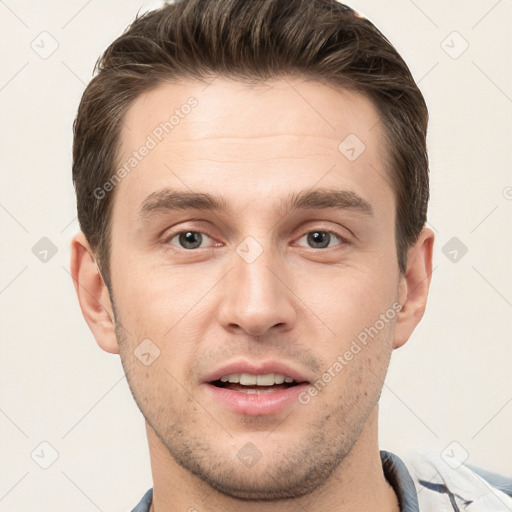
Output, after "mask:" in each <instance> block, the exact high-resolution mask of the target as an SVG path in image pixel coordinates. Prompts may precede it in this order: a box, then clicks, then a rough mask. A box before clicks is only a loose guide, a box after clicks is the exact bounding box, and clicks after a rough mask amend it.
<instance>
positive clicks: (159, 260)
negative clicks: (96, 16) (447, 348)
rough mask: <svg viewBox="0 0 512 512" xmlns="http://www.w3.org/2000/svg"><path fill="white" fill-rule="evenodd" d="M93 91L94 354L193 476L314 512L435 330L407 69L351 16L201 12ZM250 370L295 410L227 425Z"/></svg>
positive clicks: (84, 186) (173, 21)
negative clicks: (312, 504) (226, 389)
mask: <svg viewBox="0 0 512 512" xmlns="http://www.w3.org/2000/svg"><path fill="white" fill-rule="evenodd" d="M97 71H98V72H97V74H96V76H95V77H94V78H93V79H92V81H91V82H90V84H89V85H88V87H87V88H86V90H85V92H84V95H83V98H82V101H81V103H80V106H79V110H78V114H77V118H76V120H75V124H74V147H73V159H74V161H73V180H74V184H75V188H76V193H77V203H78V218H79V222H80V226H81V230H82V234H80V235H78V236H77V237H76V238H75V240H74V242H73V257H72V273H73V277H74V279H75V283H76V286H77V291H78V293H79V298H80V303H81V306H82V310H83V312H84V316H85V318H86V320H87V322H88V323H89V326H90V327H91V329H92V331H93V333H94V335H95V337H96V340H97V341H98V343H99V344H100V346H101V347H102V348H104V349H105V350H107V351H109V352H113V353H117V352H119V353H120V355H121V360H122V363H123V366H124V368H125V371H126V373H127V378H128V382H129V384H130V388H131V391H132V393H133V395H134V398H135V400H136V402H137V404H138V406H139V408H140V409H141V411H142V413H143V414H144V417H145V419H146V422H147V424H148V429H149V431H150V432H151V435H154V439H155V442H157V443H159V444H160V446H161V447H162V448H164V449H165V450H167V452H168V454H169V456H170V457H171V458H172V460H173V461H175V462H176V464H178V465H179V466H180V467H182V468H183V469H184V470H186V471H188V472H189V473H190V474H193V475H195V476H196V477H197V478H199V479H200V480H202V481H204V482H207V483H208V484H209V485H211V486H212V487H214V488H216V489H218V490H220V491H222V492H225V493H228V494H231V495H233V496H238V497H242V498H258V499H270V498H284V497H293V496H298V495H300V494H304V493H306V492H310V491H311V490H312V489H314V488H316V487H318V486H319V485H320V484H321V483H322V482H324V481H326V479H327V478H328V477H329V476H330V475H332V474H333V472H335V470H336V469H337V468H338V467H339V466H340V464H342V463H343V462H344V461H346V460H348V456H349V454H350V453H351V451H352V450H354V447H356V446H357V445H358V443H359V444H361V443H363V442H367V441H368V439H370V438H371V436H370V435H369V434H368V433H369V432H370V431H371V432H374V430H375V429H376V414H377V404H378V398H379V396H380V392H381V389H382V385H383V379H384V377H385V373H386V371H387V367H388V363H389V358H390V354H391V352H392V350H393V349H394V348H397V347H399V346H401V345H402V344H403V343H405V341H407V339H408V338H409V337H410V334H411V333H412V331H413V330H414V328H415V326H416V325H417V323H418V322H419V321H420V319H421V316H422V315H423V311H424V308H425V303H426V297H427V293H428V286H429V283H430V272H431V256H432V242H433V235H432V232H431V231H430V230H428V229H427V228H425V222H426V210H427V203H428V197H429V186H428V159H427V152H426V129H427V120H428V114H427V108H426V105H425V102H424V99H423V97H422V95H421V93H420V91H419V89H418V88H417V86H416V84H415V83H414V80H413V78H412V76H411V74H410V71H409V69H408V67H407V65H406V64H405V62H404V61H403V60H402V58H401V57H400V56H399V54H398V53H397V52H396V50H395V49H394V48H393V46H392V45H391V44H390V43H389V41H388V40H387V39H386V38H385V37H384V36H383V35H382V34H381V33H380V32H379V31H378V30H377V28H375V26H373V25H372V24H371V23H370V22H369V21H368V20H366V19H364V18H362V17H360V16H359V15H357V14H356V13H355V12H354V11H352V10H351V9H350V8H348V7H346V6H344V5H342V4H339V3H337V2H335V1H334V0H332V1H331V0H310V1H308V2H303V1H300V0H290V1H287V2H280V1H277V0H258V1H254V2H246V1H244V0H225V1H218V0H217V1H204V0H202V1H199V0H188V1H182V2H177V3H176V4H175V5H167V6H165V7H163V8H161V9H159V10H157V11H153V12H150V13H148V14H146V15H144V16H142V17H140V18H138V19H136V20H135V21H134V22H133V23H132V25H131V26H130V27H129V28H128V30H127V31H126V32H125V33H124V34H123V35H122V36H120V37H119V38H118V39H117V40H116V41H114V42H113V43H112V44H111V45H110V46H109V48H108V49H107V50H106V51H105V53H104V54H103V56H102V57H101V59H100V60H99V62H98V65H97ZM148 354H149V355H148ZM350 354H352V355H350ZM226 364H227V366H226ZM242 367H243V368H246V369H249V370H250V369H252V370H253V371H252V372H248V373H255V374H256V373H260V374H261V373H262V372H264V373H265V372H266V373H272V371H271V370H273V369H277V370H279V372H278V371H277V370H276V372H274V373H281V374H288V373H289V374H290V375H292V376H293V377H294V378H295V382H294V383H292V384H293V386H291V387H290V389H291V388H296V390H295V391H296V392H295V395H294V399H293V400H292V402H290V403H287V404H286V405H282V406H280V407H277V406H275V408H274V409H272V408H270V409H268V408H267V409H262V410H261V411H260V412H258V410H257V409H258V408H257V407H256V406H254V407H253V406H251V405H247V404H246V405H243V404H242V405H240V407H238V409H237V408H236V407H235V408H233V407H231V406H227V405H226V403H225V401H224V399H221V398H219V393H220V394H222V393H221V392H220V391H219V389H222V386H223V385H224V384H221V383H219V380H220V378H221V376H224V375H225V374H226V375H227V373H230V374H235V373H239V372H238V371H237V370H238V369H239V368H242ZM219 372H220V374H219ZM222 372H225V373H222ZM296 383H297V385H295V384H296ZM283 386H286V384H283ZM315 390H316V391H315ZM238 393H239V394H240V393H241V392H238ZM286 393H287V395H286V396H291V392H290V390H289V389H288V390H287V391H286ZM244 403H245V402H244ZM253 405H254V404H253ZM297 425H299V426H298V427H297ZM364 440H367V441H364ZM368 442H369V441H368ZM244 450H245V451H247V450H249V451H250V450H253V452H252V455H251V456H252V457H253V458H254V456H256V458H257V459H258V461H257V464H255V465H250V466H249V465H246V464H243V463H241V461H242V459H243V453H244ZM241 453H242V455H240V454H241ZM269 475H271V476H269Z"/></svg>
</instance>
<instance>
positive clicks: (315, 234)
mask: <svg viewBox="0 0 512 512" xmlns="http://www.w3.org/2000/svg"><path fill="white" fill-rule="evenodd" d="M330 238H331V234H330V233H326V232H325V231H312V232H311V233H309V235H308V242H311V243H312V244H317V245H316V246H318V244H320V245H321V246H322V247H327V246H328V245H329V241H330Z"/></svg>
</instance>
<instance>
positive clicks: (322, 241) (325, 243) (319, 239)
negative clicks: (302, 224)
mask: <svg viewBox="0 0 512 512" xmlns="http://www.w3.org/2000/svg"><path fill="white" fill-rule="evenodd" d="M303 238H306V240H307V243H308V244H311V247H312V248H313V249H325V248H328V247H329V244H330V242H331V241H332V240H336V239H337V240H338V241H339V242H341V243H339V244H337V245H341V244H342V243H344V242H347V241H346V240H345V239H344V238H343V237H342V236H341V235H338V234H337V233H334V232H332V231H323V230H319V229H318V230H315V231H309V232H308V233H306V234H305V235H303V236H302V237H301V238H300V239H299V241H300V240H302V239H303Z"/></svg>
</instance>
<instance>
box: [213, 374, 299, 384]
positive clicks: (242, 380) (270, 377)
mask: <svg viewBox="0 0 512 512" xmlns="http://www.w3.org/2000/svg"><path fill="white" fill-rule="evenodd" d="M220 380H221V382H234V383H237V384H242V386H256V385H257V386H272V385H274V384H282V383H283V382H286V383H288V384H290V383H292V382H294V380H293V379H292V378H291V377H286V376H284V375H281V374H280V373H266V374H264V375H251V374H250V373H233V374H231V375H224V376H223V377H221V379H220Z"/></svg>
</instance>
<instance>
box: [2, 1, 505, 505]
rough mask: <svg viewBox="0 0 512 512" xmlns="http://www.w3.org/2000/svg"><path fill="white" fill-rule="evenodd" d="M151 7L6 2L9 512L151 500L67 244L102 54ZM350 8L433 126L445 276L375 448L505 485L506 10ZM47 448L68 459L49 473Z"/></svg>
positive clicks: (134, 434) (142, 457) (404, 363)
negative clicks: (489, 473) (386, 51)
mask: <svg viewBox="0 0 512 512" xmlns="http://www.w3.org/2000/svg"><path fill="white" fill-rule="evenodd" d="M158 5H159V4H158V2H143V1H142V0H122V1H121V0H119V1H115V2H114V1H110V2H105V1H103V2H100V1H99V0H89V1H84V0H66V1H64V0H61V1H52V2H36V1H35V0H32V1H28V0H5V1H4V0H0V40H1V41H0V43H1V48H2V57H3V59H2V66H1V70H0V109H1V133H0V141H1V151H0V170H1V173H2V174H1V182H0V183H1V187H0V225H1V234H2V251H1V254H2V265H1V267H0V325H1V326H2V336H1V343H2V344H1V357H0V382H1V396H0V432H1V436H0V446H1V456H0V460H1V461H2V463H1V472H0V511H4V510H5V511H7V510H8V511H9V512H16V511H27V510H53V511H69V510H73V511H74V512H89V511H94V510H102V511H127V510H131V507H132V506H134V504H135V503H136V502H138V500H139V499H140V497H141V496H142V494H143V493H144V492H145V491H146V489H147V488H149V487H150V486H151V474H150V467H149V457H148V450H147V446H146V437H145V430H144V423H143V418H142V415H141V414H140V413H139V411H138V409H137V408H136V406H135V404H134V402H133V400H132V397H131V394H130V392H129V389H128V387H127V383H126V380H125V378H124V374H123V370H122V367H121V364H120V361H119V358H118V356H114V355H109V354H107V353H105V352H103V351H101V349H99V347H98V346H97V345H96V343H95V341H94V339H93V337H92V335H91V333H90V332H89V330H88V327H87V326H86V324H85V322H84V320H83V318H82V315H81V312H80V309H79V307H78V302H77V300H76V297H75V292H74V288H73V285H72V281H71V278H70V275H69V256H70V251H69V242H70V239H71V237H72V235H73V234H74V233H75V232H76V231H77V230H78V223H77V221H76V209H75V197H74V190H73V188H72V183H71V144H72V132H71V124H72V121H73V119H74V116H75V113H76V108H77V106H78V102H79V99H80V96H81V94H82V92H83V89H84V87H85V85H86V83H87V82H88V81H89V80H90V78H91V72H92V68H93V65H94V63H95V62H96V59H97V58H98V56H99V55H100V53H101V52H102V51H103V50H104V49H105V48H106V46H107V45H108V44H109V43H110V42H111V41H112V40H113V39H114V38H115V37H116V36H117V35H119V34H120V33H121V32H122V30H124V28H125V27H126V25H127V24H128V23H129V22H130V21H131V20H132V19H133V17H134V16H135V14H136V13H137V11H138V10H139V9H140V8H141V7H142V11H144V10H147V9H148V8H153V7H156V6H158ZM350 5H352V6H353V7H355V8H356V9H357V10H359V11H360V12H361V13H362V14H364V15H366V16H367V17H369V18H370V19H371V20H372V21H373V22H374V23H375V24H376V25H377V26H378V27H379V28H380V29H381V30H382V31H383V32H384V33H385V34H386V35H387V36H388V38H389V39H390V40H391V41H392V42H393V43H394V44H395V46H396V47H397V49H398V50H399V51H400V52H401V54H402V55H403V56H404V58H405V59H406V61H407V62H408V64H409V65H410V67H411V70H412V72H413V74H414V76H415V78H416V79H417V80H418V81H419V84H420V87H421V89H422V91H423V92H424V94H425V96H426V99H427V101H428V104H429V107H430V114H431V124H430V133H429V148H430V158H431V184H432V188H431V190H432V199H431V204H430V214H429V220H430V226H431V227H432V229H434V230H435V232H436V236H437V238H436V244H435V258H434V268H435V270H434V272H433V281H432V287H431V292H430V299H429V303H428V307H427V312H426V314H425V317H424V319H423V321H422V322H421V324H420V326H419V327H418V328H417V329H416V331H415V333H414V335H413V337H412V338H411V340H410V341H409V343H408V344H407V345H406V346H405V347H404V348H402V349H400V350H398V351H397V352H396V353H395V355H394V358H393V360H392V364H391V368H390V372H389V375H388V378H387V382H386V385H385V387H384V390H383V394H382V400H381V435H380V443H381V447H382V448H384V449H388V450H391V451H394V452H396V453H397V454H399V455H403V454H405V453H407V452H408V451H409V450H410V449H413V448H420V447H428V448H430V449H433V450H435V451H438V452H443V453H444V454H445V455H446V456H447V457H450V456H452V455H453V456H454V457H455V458H457V457H458V458H465V457H468V459H467V460H468V462H469V463H472V464H475V465H480V466H483V467H486V468H488V469H491V470H495V471H499V472H502V473H505V474H509V475H510V474H512V457H511V453H512V437H511V436H510V431H511V426H512V386H511V383H512V377H511V369H512V365H511V363H512V327H511V322H510V319H511V316H512V315H511V313H512V309H511V308H512V275H511V271H510V268H511V260H512V259H511V256H510V255H511V254H512V241H511V239H512V237H511V228H510V220H511V218H512V168H511V162H510V149H511V142H512V140H511V123H512V122H511V119H512V71H511V62H512V59H511V53H512V50H511V48H512V45H511V38H510V27H511V26H512V1H511V0H500V1H496V0H478V1H467V0H465V1H462V0H458V1H455V0H451V1H446V0H435V1H433V0H429V1H427V0H415V1H412V0H393V1H386V2H383V1H382V0H356V1H353V2H352V3H351V4H350ZM42 32H47V33H48V34H49V35H48V34H42V35H41V33H42ZM454 32H456V33H455V34H454ZM54 41H55V42H54ZM443 41H444V42H443ZM56 44H58V48H56V50H55V51H54V53H52V54H51V55H46V54H45V52H46V53H49V52H50V51H51V50H52V45H56ZM466 44H468V45H469V46H468V48H467V50H466V51H465V52H464V53H462V54H460V53H461V51H462V50H463V49H464V48H465V45H466ZM36 49H37V51H36ZM459 54H460V55H459ZM41 55H42V56H44V57H47V58H42V56H41ZM454 57H457V58H454ZM43 237H47V238H48V239H49V240H51V242H52V243H53V244H54V245H55V247H56V249H57V253H56V254H55V255H53V256H52V255H51V252H49V253H48V254H47V255H46V259H47V261H46V262H44V261H41V260H40V258H43V259H44V256H45V255H44V252H43V253H40V254H38V256H39V257H37V255H36V254H37V252H38V251H37V250H35V252H36V254H34V253H33V247H34V246H35V245H36V244H37V243H38V241H39V240H40V239H41V238H43ZM453 237H456V238H457V240H455V241H452V242H451V244H454V243H455V244H456V245H454V246H452V245H448V246H446V244H448V243H449V242H450V240H451V239H452V238H453ZM457 244H458V246H457ZM461 244H464V246H466V247H467V253H466V254H464V255H463V254H462V251H461V250H460V245H461ZM444 247H445V249H444V250H443V248H444ZM36 248H39V250H42V249H41V248H40V247H39V246H36ZM43 249H44V247H43ZM454 250H456V251H457V253H454V252H453V251H454ZM450 251H452V252H451V254H450ZM455 256H456V257H457V258H456V261H452V260H453V258H454V257H455ZM43 441H45V442H47V443H49V444H50V445H51V446H52V447H53V449H54V450H55V451H56V452H57V453H58V458H57V459H56V460H55V462H53V464H51V465H50V466H49V467H48V468H47V469H43V468H42V467H41V465H48V464H50V463H51V462H52V449H51V448H49V447H48V445H41V444H40V443H42V442H43Z"/></svg>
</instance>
